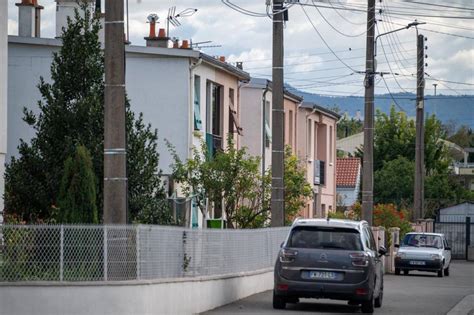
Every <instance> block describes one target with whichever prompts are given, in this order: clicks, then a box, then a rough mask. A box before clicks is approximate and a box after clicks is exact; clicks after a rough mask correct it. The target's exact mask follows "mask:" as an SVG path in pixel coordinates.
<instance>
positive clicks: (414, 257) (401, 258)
mask: <svg viewBox="0 0 474 315" xmlns="http://www.w3.org/2000/svg"><path fill="white" fill-rule="evenodd" d="M395 247H398V252H397V255H396V256H395V274H397V275H399V274H400V272H401V271H403V273H404V274H406V275H407V274H408V273H409V272H410V270H418V271H430V272H436V273H438V277H443V276H449V264H450V263H451V248H450V247H449V244H448V241H447V240H446V238H445V237H444V234H439V233H408V234H406V235H405V237H404V238H403V241H402V242H401V244H400V245H395Z"/></svg>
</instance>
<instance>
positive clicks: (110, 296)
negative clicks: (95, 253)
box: [0, 269, 273, 315]
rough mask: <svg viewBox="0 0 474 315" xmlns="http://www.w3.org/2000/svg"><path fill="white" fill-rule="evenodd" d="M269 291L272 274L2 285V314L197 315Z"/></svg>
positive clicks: (0, 298) (267, 271)
mask: <svg viewBox="0 0 474 315" xmlns="http://www.w3.org/2000/svg"><path fill="white" fill-rule="evenodd" d="M272 287H273V270H270V269H266V270H260V271H255V272H250V273H242V274H236V275H231V276H224V277H222V276H220V277H202V278H190V279H178V280H168V281H154V282H152V281H137V282H117V283H103V284H101V283H82V284H81V283H76V284H71V283H69V284H58V285H55V284H51V285H41V284H22V285H15V284H12V285H8V284H0V305H1V307H0V314H8V315H24V314H36V315H62V314H74V315H76V314H87V315H89V314H110V315H121V314H123V315H129V314H195V313H200V312H204V311H207V310H210V309H214V308H216V307H219V306H221V305H225V304H228V303H231V302H234V301H236V300H239V299H242V298H245V297H247V296H250V295H253V294H256V293H259V292H263V291H266V290H270V289H271V288H272ZM25 301H28V303H25Z"/></svg>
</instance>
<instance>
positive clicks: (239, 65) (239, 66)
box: [236, 61, 244, 70]
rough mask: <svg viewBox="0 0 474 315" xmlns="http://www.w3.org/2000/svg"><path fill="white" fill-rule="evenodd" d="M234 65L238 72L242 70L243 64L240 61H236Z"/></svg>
mask: <svg viewBox="0 0 474 315" xmlns="http://www.w3.org/2000/svg"><path fill="white" fill-rule="evenodd" d="M236 65H237V68H239V69H240V70H244V63H243V62H242V61H237V63H236Z"/></svg>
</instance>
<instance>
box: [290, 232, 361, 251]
mask: <svg viewBox="0 0 474 315" xmlns="http://www.w3.org/2000/svg"><path fill="white" fill-rule="evenodd" d="M287 246H288V247H294V248H314V249H339V250H357V251H358V250H362V243H361V241H360V234H359V232H358V231H357V230H354V229H345V228H331V227H313V226H298V227H295V228H294V229H293V230H292V231H291V235H290V238H289V240H288V244H287Z"/></svg>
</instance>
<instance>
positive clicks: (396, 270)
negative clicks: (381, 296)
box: [395, 268, 400, 276]
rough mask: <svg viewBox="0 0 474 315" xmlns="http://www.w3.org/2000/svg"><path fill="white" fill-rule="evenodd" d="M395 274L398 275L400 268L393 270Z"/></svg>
mask: <svg viewBox="0 0 474 315" xmlns="http://www.w3.org/2000/svg"><path fill="white" fill-rule="evenodd" d="M395 274H396V275H397V276H399V275H400V268H395Z"/></svg>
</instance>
